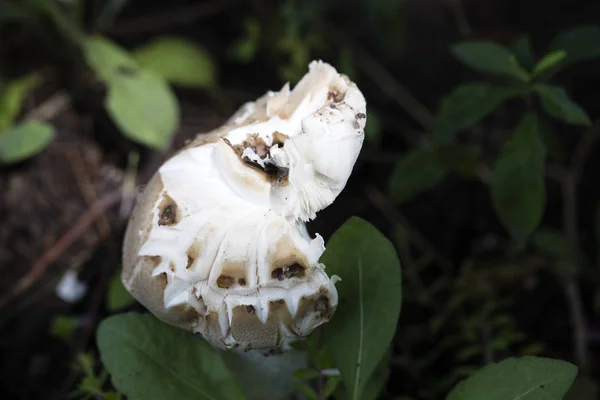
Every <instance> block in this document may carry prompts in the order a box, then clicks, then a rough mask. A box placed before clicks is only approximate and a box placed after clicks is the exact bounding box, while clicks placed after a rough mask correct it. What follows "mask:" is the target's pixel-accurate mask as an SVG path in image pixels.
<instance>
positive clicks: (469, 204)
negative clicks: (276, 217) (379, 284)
mask: <svg viewBox="0 0 600 400" xmlns="http://www.w3.org/2000/svg"><path fill="white" fill-rule="evenodd" d="M42 3H44V2H43V1H41V2H40V0H28V1H24V2H20V1H10V0H0V78H1V79H0V84H3V86H0V88H1V87H4V88H5V87H6V85H7V84H8V83H9V82H14V80H15V79H18V78H21V77H23V76H25V75H27V74H29V73H32V72H38V73H39V74H41V76H42V78H43V80H42V82H41V83H40V84H39V85H37V86H36V87H35V88H34V89H33V90H32V91H31V92H30V93H29V94H28V95H27V96H25V98H24V101H23V102H22V109H21V110H20V111H19V113H18V117H17V119H16V121H20V120H23V119H25V118H26V117H34V118H36V119H39V120H42V121H45V122H46V123H49V124H51V126H52V127H53V132H54V133H53V137H52V140H51V141H49V142H48V143H47V144H45V147H44V148H43V150H42V149H41V148H40V149H39V150H38V151H35V152H32V154H31V156H30V157H28V158H27V159H23V160H20V161H19V162H16V163H5V164H0V220H1V223H0V274H1V276H2V278H1V279H0V307H1V308H0V393H2V394H4V396H3V398H15V399H33V398H35V399H39V398H65V396H66V395H67V394H68V393H70V392H72V391H73V390H75V389H76V388H77V387H82V382H83V386H85V385H89V387H92V388H93V387H99V388H102V389H103V390H110V383H108V381H107V382H104V381H102V379H101V378H102V376H101V375H102V366H101V365H100V363H99V361H98V359H97V357H96V354H97V353H96V349H95V340H94V336H95V330H96V327H97V325H98V323H99V322H100V321H101V320H102V319H103V318H104V317H105V316H106V315H108V314H110V313H112V312H114V311H115V309H116V308H118V303H119V301H122V300H119V299H122V297H123V293H119V292H118V291H119V288H118V286H116V285H117V284H118V280H115V279H114V277H115V276H116V275H115V274H116V273H118V270H119V268H120V257H121V256H120V245H121V240H122V234H123V229H124V224H125V222H126V218H127V215H128V210H130V205H129V204H128V199H129V201H130V200H131V197H132V196H131V195H130V196H129V198H127V197H126V198H125V200H124V201H119V202H117V201H116V199H117V198H118V197H116V196H115V193H116V192H117V191H118V190H119V189H120V188H121V187H122V185H123V184H124V182H125V184H126V187H127V188H129V189H128V190H129V193H130V194H131V193H134V192H135V190H132V189H131V187H132V184H133V185H142V184H144V183H145V182H147V181H148V179H149V178H150V176H151V175H152V174H153V173H154V171H155V170H156V169H157V168H158V166H159V165H160V163H161V162H162V161H164V160H165V159H166V158H167V157H168V156H169V155H170V154H172V153H173V152H174V151H175V150H176V149H178V148H179V147H180V146H181V145H182V144H183V143H184V142H185V141H186V140H188V139H190V138H192V137H193V136H194V135H195V134H196V133H199V132H206V131H208V130H210V129H213V128H215V127H217V126H218V125H219V124H220V123H222V122H223V121H224V120H225V119H226V118H227V117H228V116H229V115H231V113H232V112H233V111H234V110H235V109H236V108H237V107H238V106H239V105H241V104H242V103H244V102H246V101H250V100H253V99H255V98H256V97H258V96H259V95H262V94H263V93H264V92H265V91H266V90H269V89H273V90H276V89H279V88H280V87H281V86H282V85H283V83H284V82H285V81H287V80H290V81H291V82H292V83H294V82H295V81H297V79H298V78H299V77H301V76H302V75H303V74H304V73H305V71H306V67H307V64H308V62H309V61H311V60H313V59H323V60H324V61H327V62H329V63H331V64H333V65H334V66H336V68H338V69H339V70H340V71H342V72H344V73H346V74H348V75H350V77H351V78H352V79H353V80H354V81H355V82H357V84H358V86H359V87H360V88H361V90H362V91H363V93H364V95H365V97H366V99H367V104H368V111H369V118H368V122H367V140H366V143H365V146H364V148H363V151H362V153H361V156H360V158H359V161H358V162H357V164H356V167H355V171H354V173H353V175H352V177H351V179H350V181H349V182H348V185H347V187H346V189H345V190H344V191H343V193H342V194H341V195H340V197H339V198H338V200H337V201H336V202H335V203H334V204H333V205H332V206H331V207H329V208H328V209H326V210H324V211H322V212H321V213H320V214H319V218H318V219H317V220H316V221H314V222H312V223H311V224H310V226H309V228H310V230H311V231H315V232H319V233H321V234H322V235H323V236H324V238H325V239H327V238H329V237H330V236H331V235H332V234H333V232H334V231H335V230H336V229H338V228H339V227H340V226H341V225H342V224H343V223H344V221H346V220H347V219H348V218H349V217H351V216H354V215H356V216H360V217H362V218H363V219H365V220H367V221H369V222H371V223H372V224H373V225H375V226H376V227H377V228H378V229H379V230H380V231H381V232H382V233H383V234H385V235H386V236H387V237H388V238H389V239H390V240H391V241H392V243H393V244H394V246H395V247H396V250H397V252H398V254H399V256H400V259H401V262H402V266H403V306H402V315H401V317H400V320H399V322H398V328H397V331H396V335H395V338H394V340H393V342H392V347H391V354H390V356H389V359H388V363H387V364H386V373H387V375H386V376H387V381H386V383H385V385H384V387H383V389H382V392H381V395H380V397H381V398H385V399H397V398H412V399H439V398H443V396H444V395H445V393H447V392H448V390H449V389H450V388H451V387H452V386H453V385H454V384H455V383H456V382H457V381H459V380H460V379H463V378H464V377H466V376H468V375H469V374H470V373H471V372H472V371H474V370H476V369H477V368H479V367H480V366H482V365H484V364H486V363H488V362H491V361H498V360H501V359H503V358H505V357H507V356H519V355H528V354H531V355H540V356H548V357H554V358H559V359H563V360H568V361H571V362H573V363H575V364H577V365H578V366H579V367H580V377H579V379H578V381H576V385H575V387H576V389H577V390H581V392H578V393H577V394H574V395H573V396H577V397H573V398H578V399H582V400H585V399H594V398H596V394H597V391H596V383H595V382H596V381H597V379H598V365H597V362H596V360H597V359H598V355H599V353H598V344H599V338H600V326H599V325H598V315H599V313H600V296H599V293H600V291H599V290H598V289H599V288H600V274H599V273H598V250H597V249H598V243H600V237H598V234H597V232H599V231H600V222H599V221H598V217H597V211H596V210H597V205H598V201H599V199H600V191H599V190H598V187H599V186H598V184H597V179H596V171H597V170H598V168H600V161H599V160H600V158H599V157H598V155H599V153H598V147H597V146H595V144H596V142H597V136H598V135H599V134H600V122H598V121H599V120H598V118H599V116H600V97H599V96H598V95H597V94H598V93H599V92H600V72H599V71H600V59H599V58H595V59H590V60H587V61H586V62H581V63H577V64H574V65H571V66H569V67H565V68H563V69H561V70H560V71H557V72H556V73H555V74H554V75H552V76H551V78H550V82H551V83H552V84H553V85H558V86H560V87H562V88H564V89H565V90H566V92H567V93H568V96H569V98H570V99H571V100H572V101H574V102H575V103H577V104H578V105H579V106H580V107H581V109H583V110H585V112H586V113H587V115H589V117H590V119H591V124H590V125H589V126H582V125H572V124H567V123H563V121H557V120H555V119H552V118H549V117H548V116H547V115H545V114H544V113H543V112H542V111H543V106H542V105H540V104H538V103H537V102H536V101H535V100H534V101H533V103H529V102H527V101H524V100H523V99H521V98H518V97H517V98H511V99H509V100H507V101H504V102H499V103H498V105H497V106H495V107H491V109H490V112H489V113H485V116H483V117H482V118H476V119H475V120H474V121H473V122H472V123H469V124H466V125H465V123H464V121H465V120H467V119H469V118H471V116H470V114H469V110H472V109H476V108H477V107H478V106H479V105H480V104H482V103H485V100H486V99H489V96H485V95H484V96H483V98H482V101H475V102H474V104H471V105H468V106H467V107H466V111H465V112H464V113H463V114H460V113H459V114H458V115H457V116H455V118H457V120H454V122H457V121H458V125H465V126H461V127H460V129H458V132H457V133H456V138H457V139H456V142H454V143H453V145H454V144H460V145H461V146H460V147H447V148H446V147H444V148H442V149H441V150H440V149H439V148H436V150H435V151H432V152H431V153H426V154H425V155H423V153H421V152H419V150H420V149H423V148H425V149H427V148H430V147H428V146H431V144H432V143H433V142H434V140H433V139H434V138H435V137H436V136H435V135H436V134H437V133H439V132H440V131H443V130H444V128H448V127H449V126H450V125H449V124H450V123H451V122H453V121H452V120H451V119H450V120H449V119H446V120H444V119H443V118H442V117H443V115H444V114H443V113H442V112H441V111H442V110H443V108H442V105H443V104H444V103H443V100H444V99H445V98H447V96H448V95H449V94H450V93H451V92H453V91H454V90H455V89H456V88H457V87H459V86H460V85H462V84H466V83H470V82H482V81H483V82H485V81H488V82H489V81H491V82H494V83H498V84H504V83H505V81H503V80H497V79H495V78H493V79H491V80H490V79H488V78H487V77H486V75H485V74H481V73H480V72H478V71H475V70H474V69H471V68H468V67H467V66H465V65H464V64H463V63H461V62H460V60H459V58H458V57H457V56H456V55H455V54H453V52H452V48H453V46H454V45H456V44H458V43H461V42H465V41H474V40H477V41H489V42H494V43H497V44H500V45H503V46H506V47H511V46H513V45H514V44H515V42H517V41H518V40H520V39H522V38H523V37H529V38H530V40H531V45H532V49H533V52H534V53H535V55H536V61H538V60H539V59H541V58H542V57H543V56H544V55H545V54H546V53H548V51H549V45H550V43H551V42H552V40H553V39H554V38H555V37H556V36H557V35H559V34H560V32H564V31H565V30H568V29H573V28H576V27H580V26H584V25H590V24H592V25H593V24H596V25H597V24H600V3H598V2H597V1H593V0H589V1H570V0H548V1H545V2H543V3H540V2H532V1H517V0H512V1H507V0H404V1H392V0H375V1H367V0H364V1H363V0H350V1H336V0H332V1H313V0H310V1H289V0H288V1H282V2H275V1H261V0H253V1H212V0H207V1H192V0H188V1H184V0H176V1H175V0H174V1H170V2H164V1H158V0H145V1H142V0H130V1H122V2H119V1H100V0H89V1H83V0H75V1H57V2H56V3H58V4H59V6H60V7H59V10H61V12H63V14H64V15H67V17H68V18H67V20H68V21H71V18H72V20H77V21H79V24H80V27H81V29H82V30H83V31H85V32H96V33H99V34H102V35H103V36H104V37H107V38H110V39H111V40H113V41H114V42H116V43H118V44H119V45H121V46H122V47H123V48H125V49H129V50H131V49H135V48H138V47H139V46H141V45H144V44H146V43H148V41H149V40H151V39H154V38H157V37H162V36H165V35H168V36H177V37H182V38H185V39H187V40H189V41H192V42H194V43H196V44H197V45H199V46H202V47H203V48H204V49H205V50H206V51H207V53H208V54H210V58H211V60H212V61H211V63H212V64H213V65H214V70H215V71H216V76H215V78H214V82H211V83H210V84H209V85H204V87H200V88H198V87H195V88H190V87H185V85H175V86H174V89H173V90H174V92H175V94H176V96H177V100H178V103H179V107H180V110H181V118H180V120H179V124H178V128H177V130H176V132H174V135H173V137H172V139H171V138H170V137H169V138H168V140H167V142H168V144H167V146H165V147H163V148H161V149H156V148H152V147H148V146H145V145H144V144H142V143H140V142H139V141H136V140H132V137H131V135H125V136H124V135H123V134H122V133H121V130H120V129H119V128H118V127H117V126H118V124H116V123H115V120H114V119H113V118H111V115H110V113H109V112H107V111H106V110H105V109H104V107H103V104H104V101H105V99H106V96H107V85H106V82H104V83H103V82H102V81H101V80H99V79H97V77H96V76H95V74H94V73H93V72H91V71H90V70H89V68H88V67H87V66H86V62H85V57H84V56H83V54H82V53H81V49H80V48H78V47H77V46H76V45H75V44H74V43H73V41H72V37H71V35H72V32H69V28H67V29H65V28H64V26H63V27H62V28H61V25H60V23H57V22H56V20H55V19H53V17H52V14H51V13H47V12H45V11H43V12H42V11H39V9H41V8H43V6H40V4H42ZM71 3H73V4H78V5H79V6H77V7H71V5H70V4H71ZM109 3H110V4H117V3H122V6H123V8H122V9H121V10H120V12H119V13H115V14H116V16H115V18H114V19H113V18H108V17H106V16H107V14H102V13H98V10H99V9H103V8H102V7H103V6H105V5H106V4H109ZM26 4H29V6H27V5H26ZM36 7H37V8H36ZM36 10H38V11H36ZM15 13H17V14H18V13H21V14H22V15H21V16H18V17H14V15H15ZM69 13H72V14H77V15H76V16H73V15H71V14H69ZM19 15H20V14H19ZM99 15H104V17H103V18H99ZM63 20H64V19H63ZM583 44H584V45H587V46H588V47H590V48H593V47H594V45H595V46H596V47H600V42H598V43H595V44H594V43H587V44H586V43H583ZM567 54H568V52H567ZM65 99H67V100H65ZM61 102H62V103H61ZM4 106H5V107H6V104H4ZM528 110H534V111H535V112H537V113H539V115H540V117H539V125H538V127H539V128H538V131H539V134H540V136H541V137H542V138H543V143H544V148H545V151H546V153H545V154H546V157H544V165H545V168H544V170H543V172H542V173H543V174H544V175H543V177H542V179H543V182H544V183H545V189H544V194H543V197H544V199H545V200H544V203H545V205H544V206H543V207H542V208H541V209H537V211H536V210H533V211H531V210H527V209H525V210H524V211H523V213H524V215H525V217H528V216H530V214H531V213H535V212H538V211H539V212H541V213H542V217H541V221H539V223H536V224H535V227H534V228H535V229H534V232H533V233H532V235H530V236H528V235H526V236H528V237H526V238H523V237H517V236H519V235H514V234H513V235H512V236H511V234H510V233H509V230H507V229H506V228H505V224H503V223H502V222H501V219H500V218H499V217H498V215H499V213H498V212H497V210H496V209H495V206H494V202H493V199H492V196H491V194H490V193H491V191H490V181H493V179H492V178H491V174H492V170H493V167H494V165H495V163H496V160H498V159H499V158H500V155H501V154H502V152H503V149H504V148H505V147H504V144H505V143H506V141H507V140H508V139H509V137H510V136H511V134H512V133H513V132H514V131H515V128H517V126H518V125H519V124H520V122H521V120H522V118H523V116H524V115H525V113H526V112H527V111H528ZM0 122H1V121H0ZM440 124H441V125H440ZM1 126H2V125H1V124H0V127H1ZM440 127H441V128H440ZM34 153H35V154H34ZM417 153H418V154H419V155H415V154H417ZM1 155H2V154H1V153H0V156H1ZM137 157H139V160H137ZM411 157H412V158H411ZM136 160H137V162H136ZM407 160H412V161H410V162H407ZM447 163H450V164H451V165H452V168H446V167H440V165H447ZM447 170H448V171H449V172H448V171H447ZM132 179H133V180H134V181H132ZM511 181H514V180H513V179H511ZM133 182H135V183H133ZM509 186H510V185H509ZM528 189H530V188H528V187H527V186H525V187H523V185H521V187H518V186H517V187H514V188H510V190H509V191H512V190H515V191H521V192H522V193H525V195H524V196H525V198H528V196H529V195H531V193H528V192H527V190H528ZM509 197H510V196H509ZM511 198H512V197H511ZM514 207H518V205H515V206H514ZM515 209H516V208H515ZM82 216H83V217H82ZM91 217H93V219H92V218H91ZM81 218H83V219H81ZM92 220H93V223H90V222H91V221H92ZM369 268H374V269H376V268H377V265H372V266H369ZM69 270H72V271H76V272H77V274H78V276H79V279H81V280H82V281H84V282H85V283H86V285H87V291H86V294H85V295H84V297H83V298H82V299H81V300H80V301H77V302H75V303H67V302H65V301H63V300H61V299H60V298H58V297H57V296H56V294H55V288H56V285H57V283H58V282H59V280H60V279H61V277H62V276H63V274H64V273H65V272H66V271H69ZM382 279H385V277H382ZM111 299H112V300H111ZM124 304H125V303H124ZM113 306H114V307H113ZM126 308H128V309H141V308H140V307H139V306H137V305H127V306H126ZM86 377H87V378H86ZM82 379H83V380H82ZM86 379H87V381H86ZM94 379H96V381H94ZM94 385H95V386H94ZM595 393H596V394H595ZM401 396H405V397H401ZM586 396H587V397H586Z"/></svg>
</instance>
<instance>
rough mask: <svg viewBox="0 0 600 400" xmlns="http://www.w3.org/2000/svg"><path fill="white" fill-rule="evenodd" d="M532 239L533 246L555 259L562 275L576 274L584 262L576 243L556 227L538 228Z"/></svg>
mask: <svg viewBox="0 0 600 400" xmlns="http://www.w3.org/2000/svg"><path fill="white" fill-rule="evenodd" d="M532 239H533V244H534V245H535V247H537V248H538V249H539V250H540V251H542V252H544V253H546V254H548V255H550V256H552V257H553V258H554V259H555V262H556V268H557V271H558V272H559V273H560V274H562V275H574V274H576V273H577V272H578V271H579V270H580V269H581V267H582V265H583V264H584V263H585V258H584V256H583V253H582V252H581V251H580V250H579V248H578V247H577V245H576V244H575V243H573V242H572V241H571V240H569V238H567V236H566V235H565V234H564V233H563V232H561V231H559V230H557V229H550V228H542V229H539V230H538V231H537V232H535V234H534V235H533V237H532Z"/></svg>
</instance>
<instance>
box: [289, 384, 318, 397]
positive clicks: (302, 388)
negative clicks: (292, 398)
mask: <svg viewBox="0 0 600 400" xmlns="http://www.w3.org/2000/svg"><path fill="white" fill-rule="evenodd" d="M292 386H293V387H294V389H296V390H297V391H298V392H299V393H302V394H303V395H304V397H306V400H318V396H317V392H316V391H315V389H313V388H312V387H311V386H310V385H308V384H307V383H305V382H302V381H293V382H292Z"/></svg>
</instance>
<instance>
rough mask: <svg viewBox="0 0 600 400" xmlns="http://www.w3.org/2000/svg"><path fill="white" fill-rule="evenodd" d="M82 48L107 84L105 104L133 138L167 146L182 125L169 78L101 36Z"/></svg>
mask: <svg viewBox="0 0 600 400" xmlns="http://www.w3.org/2000/svg"><path fill="white" fill-rule="evenodd" d="M83 49H84V54H85V57H86V60H87V62H88V64H89V66H90V67H91V68H92V69H93V70H94V71H95V72H96V73H97V74H98V76H99V77H100V79H102V80H103V81H104V83H105V84H106V85H107V87H108V95H107V97H106V100H105V104H104V106H105V107H106V109H107V111H108V113H109V114H110V116H111V118H112V120H113V121H114V122H115V123H116V125H117V126H118V127H119V129H120V130H121V131H122V132H123V134H125V135H126V136H128V137H129V138H130V139H132V140H134V141H136V142H139V143H141V144H144V145H146V146H150V147H153V148H157V149H162V148H164V147H165V146H166V145H167V144H168V143H169V141H170V140H171V137H172V136H173V134H174V133H175V131H176V129H177V127H178V125H179V117H180V116H179V104H178V103H177V98H176V97H175V95H174V94H173V92H172V91H171V88H170V87H169V85H168V84H167V82H166V81H165V80H164V79H163V78H161V77H160V76H158V75H157V74H155V73H154V72H152V71H148V70H145V69H143V68H140V66H139V65H138V63H137V62H136V61H135V59H134V58H133V57H131V55H130V54H129V53H127V52H126V51H125V50H123V49H121V48H120V47H119V46H117V45H116V44H114V43H112V42H110V41H109V40H107V39H104V38H102V37H99V36H94V37H90V38H87V39H86V40H85V41H84V42H83Z"/></svg>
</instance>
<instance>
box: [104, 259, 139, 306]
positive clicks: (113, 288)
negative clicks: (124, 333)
mask: <svg viewBox="0 0 600 400" xmlns="http://www.w3.org/2000/svg"><path fill="white" fill-rule="evenodd" d="M134 302H135V299H134V298H133V297H132V296H131V294H129V292H128V291H127V289H125V286H124V285H123V282H122V281H121V270H120V269H119V270H118V271H117V272H115V273H114V274H113V276H112V277H111V279H110V282H109V283H108V291H107V293H106V308H107V309H108V311H116V310H120V309H122V308H124V307H127V306H128V305H130V304H133V303H134Z"/></svg>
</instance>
